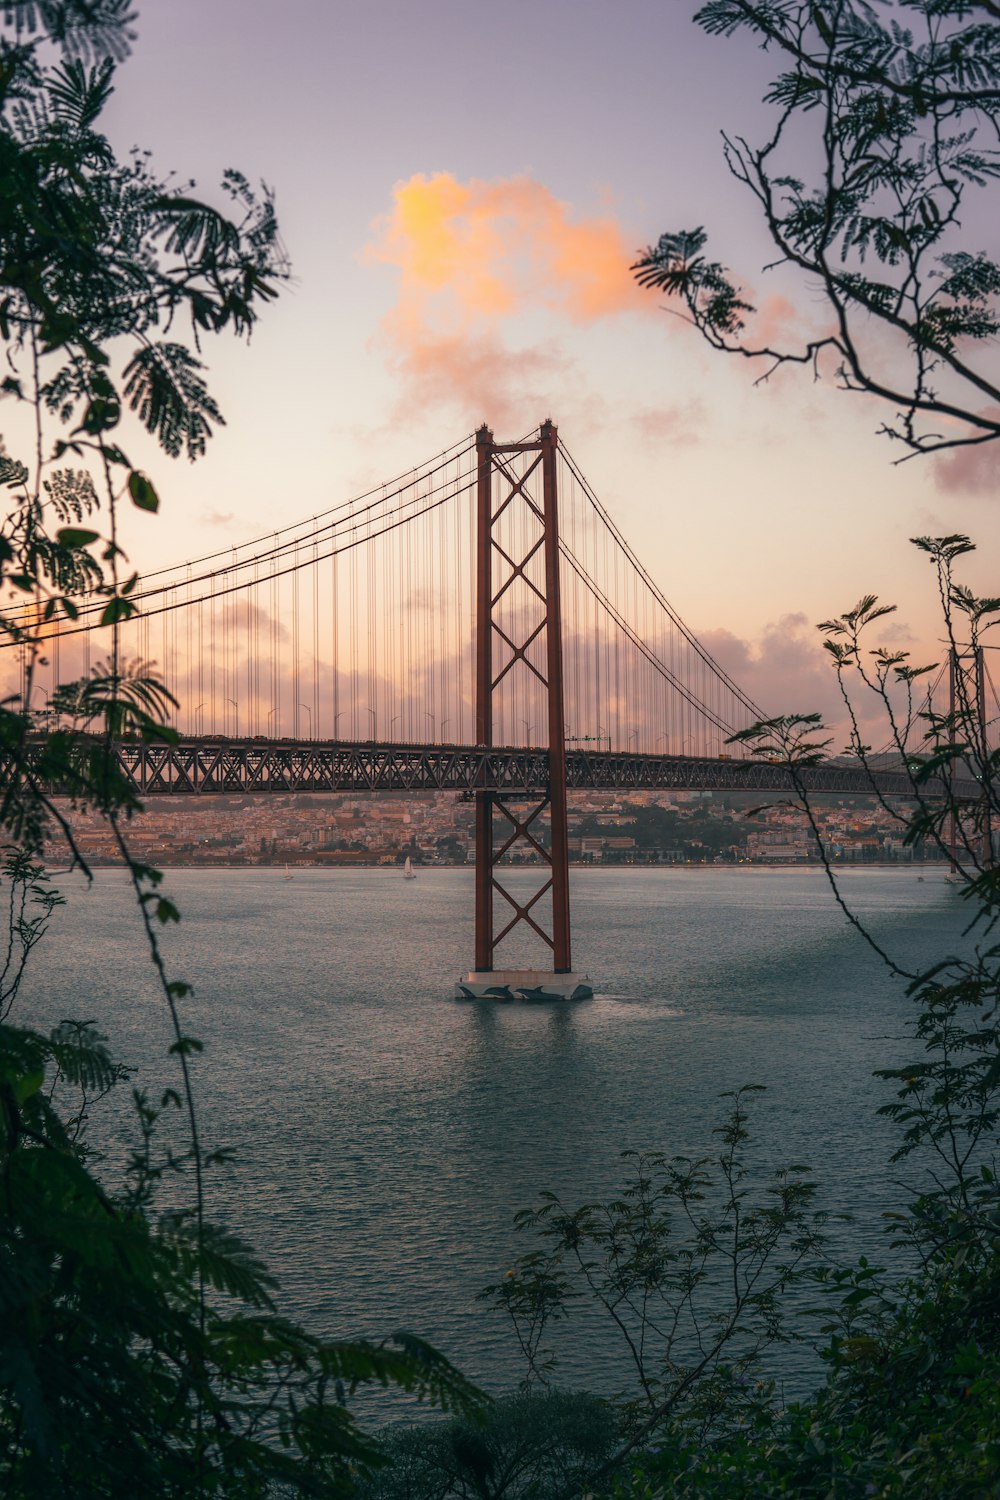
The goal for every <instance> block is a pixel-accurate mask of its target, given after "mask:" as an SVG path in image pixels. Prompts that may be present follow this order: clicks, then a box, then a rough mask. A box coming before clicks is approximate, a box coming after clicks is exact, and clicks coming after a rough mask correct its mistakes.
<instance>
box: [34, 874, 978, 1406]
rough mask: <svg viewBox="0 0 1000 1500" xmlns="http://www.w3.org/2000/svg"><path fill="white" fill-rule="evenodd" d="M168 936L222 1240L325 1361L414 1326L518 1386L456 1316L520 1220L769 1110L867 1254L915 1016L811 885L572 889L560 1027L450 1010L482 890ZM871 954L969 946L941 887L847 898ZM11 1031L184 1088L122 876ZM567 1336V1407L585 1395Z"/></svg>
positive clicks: (235, 912)
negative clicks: (324, 1346)
mask: <svg viewBox="0 0 1000 1500" xmlns="http://www.w3.org/2000/svg"><path fill="white" fill-rule="evenodd" d="M166 889H167V890H168V891H169V892H170V893H171V894H172V895H173V896H174V897H175V898H176V899H177V901H178V903H179V905H180V907H181V909H182V911H183V914H184V918H183V922H182V924H181V926H180V927H179V928H177V929H169V930H168V931H167V932H166V933H165V939H164V940H165V944H166V951H167V957H168V962H169V964H170V966H171V972H172V973H174V974H176V975H179V976H181V977H184V978H186V979H188V980H190V981H192V982H193V983H194V985H195V986H196V991H195V995H194V997H193V998H192V999H189V1000H187V1001H185V1002H183V1003H184V1009H185V1024H186V1027H187V1029H188V1030H189V1031H191V1032H192V1033H193V1034H195V1035H196V1036H200V1037H201V1038H203V1039H204V1041H205V1043H206V1052H205V1055H204V1057H203V1059H201V1060H200V1061H199V1063H198V1066H197V1087H198V1097H199V1100H200V1111H201V1122H202V1130H203V1134H204V1136H205V1138H206V1140H207V1141H208V1142H209V1143H210V1144H213V1145H219V1144H224V1145H230V1146H233V1147H234V1148H235V1149H236V1152H237V1155H238V1161H237V1164H236V1166H235V1167H234V1168H233V1169H231V1170H229V1171H227V1172H225V1173H221V1174H219V1175H217V1176H216V1177H214V1179H213V1181H212V1186H211V1198H212V1211H213V1212H214V1213H215V1215H216V1216H217V1217H224V1218H225V1219H226V1220H227V1221H229V1222H233V1223H235V1224H238V1225H239V1226H240V1227H241V1228H242V1229H243V1230H244V1231H245V1232H246V1233H247V1235H248V1236H249V1237H250V1238H251V1239H252V1240H253V1242H254V1243H255V1244H256V1245H257V1246H258V1247H259V1248H260V1250H261V1251H262V1252H263V1254H264V1256H265V1257H266V1259H267V1260H268V1262H269V1263H270V1264H271V1266H272V1267H273V1268H274V1269H275V1270H276V1271H277V1273H278V1274H279V1276H280V1278H281V1282H282V1287H283V1297H284V1299H285V1302H286V1305H288V1306H290V1307H291V1308H292V1309H293V1310H294V1311H295V1312H296V1313H297V1314H299V1315H301V1316H305V1317H307V1318H308V1319H309V1321H310V1323H311V1324H312V1326H314V1327H318V1328H320V1329H322V1330H323V1331H327V1332H331V1333H333V1332H338V1333H359V1332H366V1333H370V1334H380V1333H385V1332H387V1331H389V1330H391V1329H392V1328H395V1327H397V1326H405V1327H408V1328H411V1329H413V1330H414V1331H417V1332H419V1333H421V1334H423V1335H425V1336H426V1337H428V1338H430V1339H432V1340H433V1341H435V1342H436V1343H438V1344H439V1345H440V1346H441V1347H442V1348H443V1349H445V1351H446V1352H447V1353H449V1354H450V1355H451V1356H452V1357H453V1358H455V1359H456V1360H457V1361H458V1362H459V1364H460V1365H461V1366H462V1367H463V1368H464V1369H465V1370H467V1371H468V1373H470V1374H471V1375H472V1376H474V1377H476V1378H479V1379H482V1380H485V1381H486V1382H488V1383H489V1384H490V1385H491V1386H493V1387H502V1386H503V1385H505V1384H510V1383H512V1382H513V1381H514V1380H515V1379H516V1378H517V1376H518V1374H519V1366H518V1363H517V1358H516V1353H515V1351H514V1349H513V1346H512V1344H511V1342H510V1339H509V1336H508V1335H507V1334H506V1333H505V1331H504V1329H503V1328H502V1326H501V1324H500V1323H499V1321H497V1320H496V1319H495V1318H494V1317H493V1316H492V1315H491V1314H489V1313H487V1312H486V1311H485V1310H484V1309H483V1308H482V1307H481V1306H477V1304H476V1303H475V1301H474V1297H475V1293H476V1291H477V1290H478V1289H479V1288H480V1287H481V1286H483V1284H484V1283H486V1282H487V1281H489V1280H491V1279H493V1278H495V1277H496V1276H497V1275H498V1274H502V1272H503V1270H504V1268H505V1267H506V1266H507V1265H508V1264H509V1262H510V1257H511V1255H512V1254H513V1253H514V1247H515V1244H516V1243H517V1242H516V1240H515V1237H514V1235H513V1233H512V1230H511V1227H510V1225H511V1216H512V1214H513V1213H514V1211H515V1210H516V1209H518V1208H520V1207H523V1206H525V1205H527V1204H530V1203H531V1202H532V1201H533V1200H534V1199H535V1198H536V1195H537V1193H538V1191H539V1190H540V1189H542V1188H551V1189H554V1190H556V1191H558V1192H559V1193H561V1194H564V1195H566V1197H567V1198H568V1199H571V1200H572V1199H576V1200H578V1201H579V1200H581V1199H583V1198H584V1197H586V1196H589V1195H592V1194H595V1193H599V1192H602V1191H605V1190H607V1189H610V1188H611V1187H612V1186H613V1185H614V1184H615V1182H616V1180H617V1167H618V1163H617V1158H618V1154H619V1153H620V1152H621V1151H622V1150H624V1149H626V1148H648V1149H655V1150H662V1151H666V1152H668V1153H674V1152H689V1153H698V1154H700V1153H702V1152H704V1151H705V1150H706V1149H707V1148H708V1147H709V1145H710V1143H711V1134H710V1132H711V1129H712V1126H713V1124H715V1123H716V1122H717V1121H718V1119H719V1117H720V1112H721V1108H722V1106H721V1105H720V1101H719V1099H718V1095H719V1094H720V1092H722V1091H723V1090H726V1089H732V1088H735V1087H738V1086H739V1085H740V1084H742V1083H748V1082H752V1083H763V1084H766V1085H767V1087H768V1093H767V1095H766V1096H765V1098H764V1100H763V1101H762V1103H761V1105H760V1107H759V1108H758V1110H757V1121H758V1127H759V1132H760V1136H761V1140H762V1142H763V1151H764V1154H765V1155H766V1156H767V1158H768V1159H770V1160H798V1161H806V1162H809V1163H810V1164H811V1165H812V1167H813V1168H814V1169H815V1172H816V1174H817V1176H818V1178H819V1180H820V1182H821V1184H822V1188H823V1202H824V1205H825V1206H826V1207H828V1208H830V1209H833V1210H842V1209H846V1208H851V1209H853V1210H854V1212H855V1214H856V1215H857V1219H858V1223H857V1226H856V1227H855V1228H853V1229H851V1230H850V1231H849V1232H848V1231H841V1232H846V1233H848V1236H849V1238H851V1239H853V1241H854V1242H855V1243H856V1244H868V1243H869V1242H871V1241H872V1236H873V1234H874V1233H875V1226H876V1222H877V1218H876V1216H877V1211H878V1208H879V1207H880V1206H881V1202H882V1201H883V1200H884V1194H885V1193H886V1191H887V1190H888V1184H889V1179H890V1177H891V1176H892V1175H894V1174H893V1171H892V1169H890V1168H888V1167H887V1165H886V1163H887V1158H888V1155H889V1151H890V1149H891V1141H892V1134H891V1127H889V1126H887V1125H886V1124H884V1123H881V1122H879V1121H878V1120H877V1119H876V1118H875V1117H874V1110H875V1108H876V1105H877V1104H878V1103H879V1102H881V1100H882V1099H883V1098H884V1097H885V1086H884V1085H881V1084H878V1083H877V1082H876V1081H874V1080H873V1079H872V1077H871V1072H872V1069H873V1068H874V1067H876V1066H879V1065H881V1064H884V1063H886V1062H887V1061H888V1062H891V1061H893V1060H898V1059H899V1058H900V1057H901V1055H902V1051H903V1049H904V1048H905V1047H906V1046H907V1043H906V1042H905V1040H903V1035H904V1027H905V1019H906V1015H907V1002H906V1000H905V999H904V996H903V991H902V986H901V985H900V984H899V982H898V981H892V980H891V979H890V978H889V977H888V976H887V975H886V973H885V971H884V970H883V969H882V968H881V967H880V965H879V963H878V961H877V960H876V959H875V957H874V956H873V955H872V954H871V952H870V951H869V950H867V949H866V948H865V946H864V944H863V943H862V942H861V941H860V940H859V939H858V937H857V935H856V934H855V933H854V932H852V930H851V929H850V928H849V927H848V925H847V923H846V921H845V918H844V916H843V914H842V913H841V912H839V911H838V910H837V908H836V907H835V905H834V904H833V902H832V901H831V898H830V893H829V889H828V887H827V885H826V883H825V880H824V878H823V877H822V875H821V874H820V873H819V872H816V871H811V870H801V869H800V870H768V869H739V870H725V869H718V868H714V869H706V870H704V871H698V870H687V869H676V870H673V869H659V870H633V869H628V870H611V869H607V870H601V869H595V870H586V871H581V872H580V873H578V874H576V875H575V876H574V886H573V923H574V946H575V953H574V957H575V960H576V965H577V967H578V968H581V969H586V970H587V971H588V972H589V973H590V975H591V977H592V980H593V982H594V984H595V988H596V990H597V992H598V993H597V996H596V998H595V999H594V1000H593V1001H590V1002H585V1003H582V1004H577V1005H574V1006H563V1007H549V1006H537V1007H529V1006H522V1005H506V1006H496V1005H490V1004H487V1003H479V1004H472V1005H470V1004H457V1003H455V1002H454V1001H452V1000H451V999H450V994H451V990H452V986H453V982H454V979H455V977H456V976H457V975H458V973H459V972H460V971H461V970H463V969H467V968H468V967H469V965H470V959H471V945H472V921H471V911H472V898H473V886H472V872H471V870H469V871H465V870H433V871H423V872H421V874H420V876H419V878H418V879H417V880H415V881H409V882H407V881H404V880H402V879H401V878H400V873H399V872H398V871H396V870H364V871H339V870H315V871H310V870H300V871H298V872H297V873H296V876H295V879H294V880H293V881H284V880H283V879H282V878H281V874H280V872H279V871H272V870H231V871H219V870H214V871H207V870H182V871H172V872H169V874H168V877H167V882H166ZM845 889H846V892H847V894H848V896H849V897H850V899H851V900H852V901H853V903H854V904H855V905H856V907H857V908H858V910H859V911H860V912H861V913H862V914H863V915H864V917H865V918H866V920H867V921H868V922H869V923H870V925H871V927H872V930H873V931H874V932H875V933H876V935H877V936H878V937H879V939H880V940H881V941H883V942H884V943H885V944H887V945H888V946H890V947H891V948H892V950H893V951H894V952H897V953H900V954H903V955H905V956H906V957H907V958H908V959H910V960H911V961H919V960H928V959H929V958H930V957H931V956H932V955H933V954H935V953H938V952H940V951H942V948H943V947H944V945H946V944H948V943H950V942H951V941H952V939H953V937H954V935H955V934H956V933H957V932H958V931H959V930H960V927H961V918H960V902H959V901H958V900H957V898H956V897H955V895H954V893H953V892H952V891H951V889H950V888H949V887H947V886H946V885H945V884H944V882H943V879H942V877H941V875H940V874H928V875H927V876H926V878H925V879H924V880H923V881H919V880H918V878H917V875H916V874H915V873H914V872H912V871H910V870H903V871H899V872H897V871H889V870H868V871H857V872H850V873H849V874H848V875H847V876H846V879H845ZM67 894H68V896H69V904H68V906H67V907H66V908H65V909H64V910H62V911H61V912H59V913H58V914H57V919H56V922H55V930H54V933H53V937H52V939H51V940H50V941H48V942H46V943H45V944H43V945H42V947H41V948H40V949H39V950H38V953H37V954H36V956H35V960H34V966H33V970H32V974H31V978H30V982H29V983H28V984H27V986H26V988H25V991H24V994H23V997H22V1000H21V1002H20V1010H19V1013H18V1017H16V1018H20V1019H23V1020H26V1021H27V1020H32V1021H35V1022H39V1023H40V1022H46V1023H47V1022H49V1021H52V1020H56V1019H59V1018H61V1017H63V1016H67V1015H72V1016H77V1017H85V1018H87V1019H93V1020H96V1021H97V1023H98V1024H99V1025H100V1026H101V1027H102V1028H103V1029H104V1030H106V1031H107V1032H108V1034H109V1035H110V1036H111V1037H112V1038H113V1040H114V1042H115V1045H116V1048H117V1050H118V1052H119V1053H120V1054H121V1055H122V1056H124V1057H125V1059H126V1060H127V1061H129V1062H131V1063H133V1064H135V1065H136V1067H137V1068H138V1070H139V1075H140V1078H141V1079H143V1080H146V1081H148V1082H150V1083H156V1084H157V1085H159V1086H162V1085H163V1084H164V1083H165V1082H167V1081H174V1074H173V1071H172V1065H171V1063H170V1062H169V1061H168V1059H167V1058H166V1056H165V1054H166V1049H167V1047H168V1045H169V1043H170V1040H171V1037H170V1035H169V1031H168V1026H167V1018H166V1016H165V1013H164V1010H163V1005H162V1002H161V1001H160V999H159V998H158V997H157V994H156V991H155V989H154V987H153V985H152V984H151V981H150V977H149V969H148V963H147V962H145V961H144V951H143V943H142V936H141V932H140V929H139V924H138V921H137V918H136V916H135V913H134V909H133V908H132V907H131V905H130V898H129V892H128V889H127V887H126V884H125V882H124V880H123V878H122V877H121V876H120V875H119V874H117V873H111V872H108V873H103V874H101V875H100V876H99V877H98V879H97V880H96V882H95V884H94V886H93V887H92V888H91V889H89V890H87V889H84V888H83V887H81V886H77V887H68V888H67ZM594 1354H595V1350H594V1348H593V1347H591V1346H589V1345H588V1340H587V1336H583V1337H582V1339H581V1340H578V1341H577V1343H576V1344H575V1345H573V1346H572V1347H571V1348H570V1350H569V1354H568V1364H567V1366H566V1375H567V1378H569V1377H572V1378H574V1379H577V1380H579V1381H580V1382H581V1383H590V1384H591V1385H595V1384H599V1381H597V1380H595V1379H594V1377H593V1361H594Z"/></svg>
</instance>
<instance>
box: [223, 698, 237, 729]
mask: <svg viewBox="0 0 1000 1500" xmlns="http://www.w3.org/2000/svg"><path fill="white" fill-rule="evenodd" d="M226 702H227V703H231V704H232V705H233V707H234V708H235V710H236V738H237V739H239V737H240V705H239V704H238V703H237V701H236V699H235V698H227V699H226Z"/></svg>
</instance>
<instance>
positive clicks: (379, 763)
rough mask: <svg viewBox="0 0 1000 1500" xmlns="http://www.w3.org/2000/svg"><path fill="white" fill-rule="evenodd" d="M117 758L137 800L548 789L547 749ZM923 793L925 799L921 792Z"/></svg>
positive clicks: (363, 749)
mask: <svg viewBox="0 0 1000 1500" xmlns="http://www.w3.org/2000/svg"><path fill="white" fill-rule="evenodd" d="M115 757H116V760H117V763H118V767H119V769H120V770H121V772H122V774H123V775H124V777H125V779H126V780H127V781H128V782H129V783H130V784H131V786H132V787H134V789H135V790H136V791H137V792H138V793H139V794H140V795H141V796H144V797H181V796H196V797H197V796H203V797H204V796H219V795H229V794H232V795H239V794H242V795H244V796H246V795H261V796H266V795H277V794H287V793H289V792H379V791H383V792H432V791H451V792H475V791H477V790H483V791H495V792H502V793H504V794H505V795H506V796H507V797H508V798H511V797H514V798H516V797H523V798H537V797H538V796H540V795H541V794H544V793H545V792H546V791H547V789H548V787H549V785H550V768H549V754H548V751H546V750H524V749H520V748H516V749H504V748H492V749H491V748H486V747H484V746H482V745H457V746H444V747H442V746H438V745H368V744H358V743H356V742H353V741H330V742H317V741H309V740H304V741H301V742H298V743H286V742H277V741H273V742H271V743H268V744H262V743H261V742H259V741H238V740H233V741H230V742H228V743H226V744H225V745H219V744H218V742H213V741H205V740H196V739H191V740H181V741H179V742H178V743H177V744H175V745H143V744H138V743H135V742H132V741H121V742H119V743H118V744H116V746H115ZM799 775H800V777H801V779H802V783H803V785H804V786H805V787H806V788H807V789H808V790H809V791H811V792H815V793H819V792H827V793H833V792H841V793H854V794H858V793H869V792H871V791H872V790H873V787H877V788H878V790H879V791H881V792H883V793H884V794H886V795H887V796H896V797H912V796H913V795H914V785H913V781H912V779H911V778H910V776H908V775H907V774H906V773H905V772H901V771H896V772H893V771H882V772H877V773H875V774H874V776H871V777H870V776H869V775H868V773H867V772H865V771H863V770H861V769H854V768H852V767H849V766H834V765H830V766H816V767H812V768H810V769H809V770H804V771H801V772H800V773H799ZM566 782H567V785H568V787H569V788H570V789H571V790H579V791H584V790H586V791H608V792H621V791H637V792H638V791H658V790H662V791H682V790H686V791H756V792H781V793H784V794H785V795H789V794H794V791H795V787H794V783H793V781H792V778H791V777H790V776H789V774H788V771H787V770H785V769H784V767H782V766H780V765H770V764H768V763H767V762H760V761H737V760H734V761H718V760H713V759H709V758H700V757H694V756H679V755H632V754H628V753H624V752H623V753H621V754H617V753H604V754H601V753H597V752H594V751H590V750H567V751H566ZM49 790H51V791H53V792H58V791H59V788H58V787H51V788H50V789H49ZM924 792H925V794H928V795H933V791H930V790H929V789H927V788H925V789H924ZM969 792H970V795H975V796H978V795H979V788H978V787H973V786H971V785H970V788H969Z"/></svg>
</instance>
